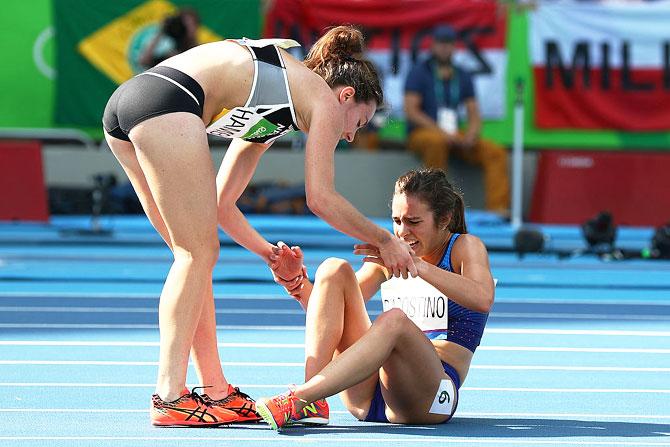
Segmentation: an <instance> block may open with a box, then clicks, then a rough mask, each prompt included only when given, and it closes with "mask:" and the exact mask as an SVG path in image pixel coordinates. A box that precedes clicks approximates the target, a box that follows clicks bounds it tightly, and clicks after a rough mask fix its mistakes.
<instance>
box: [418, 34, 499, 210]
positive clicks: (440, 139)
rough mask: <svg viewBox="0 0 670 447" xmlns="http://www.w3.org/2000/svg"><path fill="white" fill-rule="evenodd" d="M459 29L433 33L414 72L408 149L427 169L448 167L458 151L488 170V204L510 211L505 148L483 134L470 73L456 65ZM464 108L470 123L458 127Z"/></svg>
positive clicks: (485, 178) (467, 159) (487, 205)
mask: <svg viewBox="0 0 670 447" xmlns="http://www.w3.org/2000/svg"><path fill="white" fill-rule="evenodd" d="M455 40H456V32H455V31H454V30H453V29H452V28H451V27H449V26H447V25H439V26H437V27H436V28H435V30H434V31H433V43H432V46H431V54H430V56H429V57H428V58H427V59H424V60H421V61H419V62H418V63H417V64H416V65H415V66H414V67H413V68H412V69H411V70H410V72H409V74H408V76H407V80H406V83H405V115H406V118H407V122H408V141H407V144H408V146H409V148H410V149H411V150H412V151H414V152H416V153H417V154H419V155H420V156H421V158H422V160H423V164H424V165H425V166H428V167H435V168H443V169H445V170H446V169H447V166H448V161H449V155H450V153H453V154H454V155H456V156H457V157H459V158H461V159H463V160H464V161H465V162H467V163H469V164H473V165H478V166H481V167H482V169H483V171H484V186H485V193H486V208H487V209H489V210H491V211H495V212H498V213H501V214H504V215H507V214H508V213H509V177H508V172H507V153H506V151H505V149H504V148H503V147H502V146H500V145H498V144H497V143H494V142H492V141H488V140H485V139H482V138H480V133H481V127H482V121H481V116H480V114H479V108H478V105H477V99H476V97H475V92H474V87H473V84H472V77H471V75H470V74H469V73H468V72H467V71H465V70H464V69H462V68H460V67H458V66H456V65H454V64H453V61H452V59H453V54H454V49H455V45H454V42H455ZM461 105H463V106H465V110H466V114H467V124H466V125H465V127H464V129H462V130H461V129H459V122H458V114H457V110H458V108H459V106H461Z"/></svg>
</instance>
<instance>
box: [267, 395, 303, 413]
mask: <svg viewBox="0 0 670 447" xmlns="http://www.w3.org/2000/svg"><path fill="white" fill-rule="evenodd" d="M271 400H272V402H273V403H274V404H275V405H276V406H277V407H279V411H281V413H282V414H283V415H284V417H285V418H286V420H289V419H290V418H291V417H292V416H293V415H294V414H295V405H294V401H296V400H300V401H302V402H305V401H304V400H303V399H300V398H299V397H297V396H296V395H295V394H293V390H289V391H287V392H286V393H283V394H280V395H278V396H275V397H273V398H272V399H271Z"/></svg>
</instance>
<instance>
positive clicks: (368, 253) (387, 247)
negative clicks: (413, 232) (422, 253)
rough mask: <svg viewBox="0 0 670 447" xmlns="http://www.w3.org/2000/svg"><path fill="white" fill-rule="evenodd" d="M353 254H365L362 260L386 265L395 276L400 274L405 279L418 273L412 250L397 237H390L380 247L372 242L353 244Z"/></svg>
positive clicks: (414, 276)
mask: <svg viewBox="0 0 670 447" xmlns="http://www.w3.org/2000/svg"><path fill="white" fill-rule="evenodd" d="M354 254H357V255H365V258H363V262H374V263H376V264H379V265H381V266H383V267H386V269H387V270H388V271H389V273H390V274H391V275H393V276H395V277H400V276H402V277H403V278H405V279H407V278H408V277H409V276H412V278H416V276H417V275H418V272H417V269H416V265H415V264H414V252H413V251H412V249H411V248H410V246H409V245H408V244H407V243H406V242H403V241H401V240H400V239H398V238H397V237H392V238H391V239H390V240H389V241H388V242H386V243H385V244H383V245H381V246H380V247H377V246H375V245H372V244H357V245H354Z"/></svg>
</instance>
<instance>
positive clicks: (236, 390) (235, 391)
mask: <svg viewBox="0 0 670 447" xmlns="http://www.w3.org/2000/svg"><path fill="white" fill-rule="evenodd" d="M231 396H239V397H241V398H242V399H245V400H248V401H251V402H256V401H255V400H254V399H253V398H252V397H251V396H249V395H248V394H247V393H244V392H242V391H240V389H239V388H238V387H234V388H233V392H232V393H230V394H229V395H228V397H226V399H228V398H229V397H231Z"/></svg>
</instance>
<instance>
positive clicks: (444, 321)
mask: <svg viewBox="0 0 670 447" xmlns="http://www.w3.org/2000/svg"><path fill="white" fill-rule="evenodd" d="M381 293H382V306H383V309H384V312H386V311H387V310H390V309H393V308H394V307H396V308H398V309H401V310H402V311H403V312H405V314H406V315H407V316H408V317H409V319H410V320H412V321H413V322H414V324H416V325H417V326H418V327H419V329H421V330H422V331H424V332H426V331H436V330H446V329H447V326H448V324H449V319H448V311H449V300H448V299H447V297H446V296H444V294H443V293H442V292H440V291H439V290H437V289H436V288H435V287H434V286H432V285H430V284H428V283H427V282H426V281H425V280H423V279H421V278H419V277H418V276H417V277H416V278H408V279H403V278H395V277H394V278H391V279H389V280H388V281H386V282H384V283H383V284H382V286H381Z"/></svg>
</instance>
